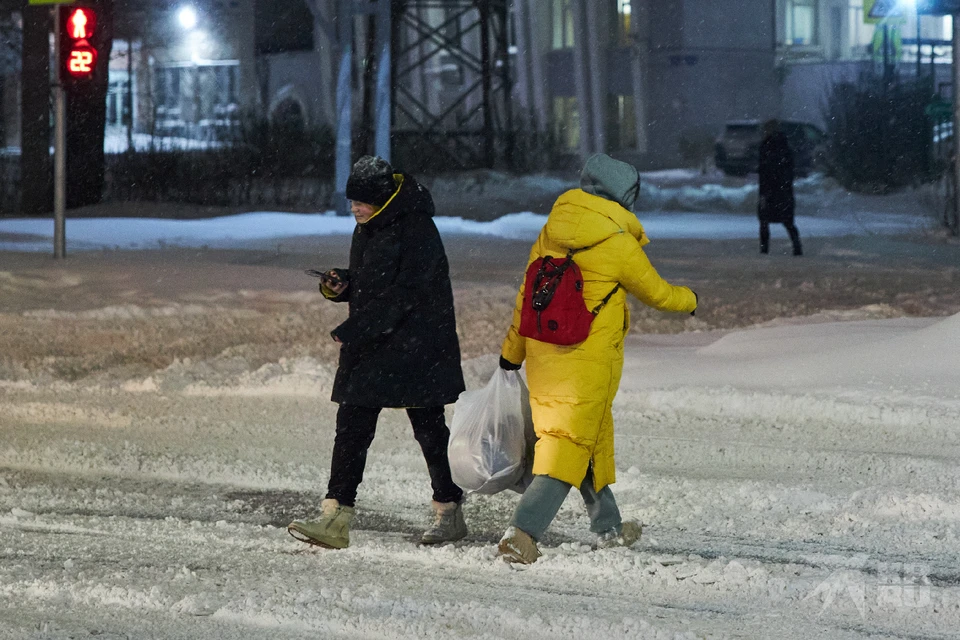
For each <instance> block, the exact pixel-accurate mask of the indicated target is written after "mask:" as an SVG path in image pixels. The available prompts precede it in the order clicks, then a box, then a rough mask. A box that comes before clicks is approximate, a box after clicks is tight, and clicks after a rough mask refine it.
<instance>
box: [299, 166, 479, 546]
mask: <svg viewBox="0 0 960 640" xmlns="http://www.w3.org/2000/svg"><path fill="white" fill-rule="evenodd" d="M346 195H347V198H349V199H350V200H351V209H352V211H353V215H354V218H355V219H356V221H357V226H356V229H355V230H354V232H353V241H352V244H351V245H350V266H349V269H333V270H331V271H328V272H326V273H325V274H324V275H323V277H321V281H320V290H321V292H322V293H323V295H324V296H325V297H326V298H328V299H330V300H333V301H334V302H347V303H348V304H349V308H350V315H349V317H348V318H347V320H346V321H345V322H343V324H341V325H340V326H338V327H337V328H336V329H334V330H333V331H332V332H331V336H332V337H333V339H334V340H335V341H337V342H338V343H340V345H341V347H340V363H339V366H338V368H337V375H336V379H335V380H334V385H333V398H332V399H333V401H334V402H337V403H339V405H340V408H339V410H338V411H337V430H336V438H335V440H334V444H333V461H332V463H331V468H330V481H329V484H328V487H327V495H326V499H325V500H323V502H322V503H321V505H320V509H321V512H322V513H321V515H320V517H319V518H318V519H317V520H309V521H295V522H291V523H290V525H289V526H288V527H287V528H288V531H289V532H290V534H291V535H292V536H293V537H295V538H297V539H298V540H301V541H303V542H308V543H311V544H315V545H319V546H321V547H327V548H332V549H342V548H344V547H347V546H348V545H349V544H350V538H349V532H350V525H351V523H352V521H353V516H354V501H355V499H356V496H357V488H358V487H359V486H360V482H361V480H362V479H363V471H364V467H365V465H366V460H367V451H368V449H369V448H370V445H371V443H372V442H373V437H374V433H375V431H376V426H377V418H378V416H379V414H380V411H381V409H383V408H386V407H394V408H403V409H406V412H407V415H408V417H409V418H410V422H411V424H412V425H413V434H414V437H415V438H416V439H417V442H418V443H419V444H420V447H421V449H422V451H423V456H424V458H425V459H426V462H427V469H428V471H429V473H430V481H431V485H432V487H433V503H432V504H433V509H434V512H435V519H434V522H433V525H432V526H431V527H430V528H429V529H427V531H426V532H424V534H423V536H422V537H421V540H420V541H421V543H422V544H439V543H442V542H452V541H455V540H459V539H461V538H463V537H464V536H466V534H467V527H466V523H465V522H464V518H463V511H462V507H461V501H462V498H463V491H462V490H461V489H460V487H458V486H457V485H456V484H454V482H453V479H452V477H451V474H450V463H449V461H448V460H447V441H448V440H449V438H450V431H449V429H448V428H447V425H446V421H445V417H444V405H445V404H450V403H453V402H455V401H456V400H457V396H459V395H460V393H461V392H462V391H463V390H464V389H465V387H464V382H463V372H462V370H461V368H460V343H459V340H458V338H457V328H456V320H455V317H454V307H453V288H452V286H451V284H450V275H449V265H448V262H447V256H446V253H445V252H444V248H443V243H442V242H441V240H440V234H439V233H438V232H437V227H436V225H435V224H434V222H433V214H434V206H433V199H432V198H431V196H430V193H429V192H428V191H427V190H426V188H424V187H423V186H422V185H421V184H419V183H418V182H417V181H416V180H415V179H414V178H413V177H412V176H410V175H407V174H404V173H396V172H394V169H393V167H391V166H390V164H389V163H387V162H386V161H384V160H382V159H381V158H378V157H372V156H364V157H362V158H360V160H358V161H357V163H356V164H355V165H354V166H353V170H352V172H351V174H350V178H349V180H348V181H347V190H346Z"/></svg>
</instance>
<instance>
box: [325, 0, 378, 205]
mask: <svg viewBox="0 0 960 640" xmlns="http://www.w3.org/2000/svg"><path fill="white" fill-rule="evenodd" d="M390 2H391V0H376V2H364V3H362V4H361V3H358V2H357V1H356V0H339V2H338V3H337V38H338V42H337V45H338V49H339V52H340V60H339V69H338V73H337V144H336V163H335V166H336V175H335V178H334V194H333V197H334V208H335V209H336V212H337V214H338V215H346V214H347V213H348V208H349V207H348V206H347V179H348V178H349V177H350V169H351V167H352V160H353V158H352V155H353V140H352V136H353V86H352V83H351V77H352V72H353V19H354V17H355V16H357V15H364V14H370V13H372V14H374V15H375V16H376V36H377V37H376V50H377V77H376V100H375V104H374V110H375V112H376V114H375V116H374V120H375V123H376V131H375V132H374V148H375V150H376V151H375V152H376V154H377V155H378V156H380V157H381V158H383V159H384V160H386V161H387V162H389V161H390V125H391V123H390V117H391V114H392V113H393V106H392V102H393V101H392V99H391V73H390V65H391V57H390V47H391V45H390V43H391V35H392V34H391V32H392V28H391V26H392V18H391V15H392V14H391V11H390Z"/></svg>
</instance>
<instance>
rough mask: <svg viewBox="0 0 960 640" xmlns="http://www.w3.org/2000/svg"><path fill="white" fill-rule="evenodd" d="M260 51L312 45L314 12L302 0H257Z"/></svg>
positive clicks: (308, 47) (275, 50)
mask: <svg viewBox="0 0 960 640" xmlns="http://www.w3.org/2000/svg"><path fill="white" fill-rule="evenodd" d="M256 11H257V15H256V19H257V52H258V53H279V52H282V51H303V50H310V49H312V48H313V15H312V14H311V13H310V9H308V8H307V5H306V3H304V2H303V0H257V8H256Z"/></svg>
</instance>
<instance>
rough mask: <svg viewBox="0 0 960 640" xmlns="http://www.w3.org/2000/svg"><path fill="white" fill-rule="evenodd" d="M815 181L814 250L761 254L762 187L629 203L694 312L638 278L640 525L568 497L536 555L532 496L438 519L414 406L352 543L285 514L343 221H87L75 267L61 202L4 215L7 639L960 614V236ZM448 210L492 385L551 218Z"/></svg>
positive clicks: (0, 429) (318, 408) (634, 412)
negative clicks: (514, 557)
mask: <svg viewBox="0 0 960 640" xmlns="http://www.w3.org/2000/svg"><path fill="white" fill-rule="evenodd" d="M743 191H744V194H739V195H738V194H733V195H736V196H737V197H740V198H741V199H742V198H745V197H747V196H748V195H749V194H748V193H746V191H747V190H746V189H744V190H743ZM661 195H662V194H661ZM681 195H683V194H681V193H679V192H678V193H677V194H673V195H671V198H674V196H676V198H674V199H678V198H680V196H681ZM729 195H730V194H726V195H725V196H724V197H727V196H729ZM698 197H699V196H698ZM811 197H812V198H819V201H818V202H819V204H818V205H817V206H811V207H810V208H809V213H810V219H809V220H805V219H802V220H801V223H800V224H801V231H802V232H803V233H804V238H805V250H806V251H805V255H804V257H803V258H802V259H797V258H793V257H792V256H789V255H786V254H785V252H786V251H787V250H788V243H787V242H786V240H785V238H784V234H783V232H782V230H781V229H777V230H775V234H774V243H775V244H774V246H773V253H772V254H771V255H769V256H758V255H756V247H755V243H756V241H755V239H754V238H753V226H754V224H755V222H754V221H753V218H752V217H751V216H749V215H747V214H736V213H728V214H717V213H714V214H698V213H695V212H687V213H685V214H683V215H678V214H671V213H667V212H663V213H658V214H651V215H649V216H646V215H645V216H642V220H643V221H644V222H645V223H646V224H647V230H648V232H650V234H651V236H652V238H653V242H652V243H651V245H650V246H649V247H648V249H649V253H650V255H651V258H652V260H653V261H654V264H656V265H657V268H658V269H659V271H660V273H661V274H663V275H664V276H665V277H667V278H668V279H670V280H672V281H676V282H679V283H683V284H689V285H691V286H693V287H694V288H695V289H696V290H697V291H698V293H699V294H700V300H701V303H702V307H703V308H702V310H698V313H697V316H696V317H695V318H692V317H690V316H686V315H684V316H683V317H672V316H666V315H664V314H659V313H655V312H652V311H649V310H645V309H643V308H641V306H640V305H639V304H635V305H634V306H633V314H632V321H633V330H634V333H633V334H632V335H631V336H630V337H628V339H627V342H626V353H627V358H626V366H625V370H624V376H623V382H622V386H621V392H620V394H619V396H618V398H617V401H616V403H615V405H614V414H615V421H616V425H617V468H618V481H617V483H616V485H615V486H614V489H615V491H616V494H617V497H618V501H619V503H620V505H621V508H622V511H623V512H624V514H625V516H626V517H629V518H636V519H639V520H642V521H643V522H644V524H645V532H644V535H643V537H642V539H641V541H640V543H639V544H638V545H637V546H636V547H635V548H633V549H629V550H627V549H614V550H605V551H601V552H595V551H592V550H590V546H589V545H590V542H591V535H590V533H589V531H588V529H587V521H586V517H585V516H584V514H583V508H582V505H581V504H580V500H579V496H577V495H571V497H570V498H569V499H568V501H567V502H566V503H565V505H564V507H563V509H562V510H561V512H560V515H559V516H558V518H557V520H556V522H555V523H554V525H553V526H552V527H551V530H550V531H549V532H548V534H547V536H546V537H545V539H544V540H543V544H542V548H543V551H544V556H543V557H542V558H541V559H540V560H539V561H538V562H537V563H536V564H535V565H533V566H531V567H529V568H525V569H518V568H515V567H511V566H508V565H505V564H504V563H502V562H500V561H498V560H497V559H496V557H495V546H496V542H497V540H498V539H499V537H500V535H501V533H502V531H503V529H504V527H505V526H506V523H507V521H508V519H509V517H510V514H511V512H512V509H513V506H514V505H515V503H516V500H517V497H516V496H515V495H514V494H501V495H496V496H475V497H472V498H471V499H470V501H469V502H468V503H467V505H466V513H467V521H468V524H469V526H470V529H471V534H470V536H469V537H468V538H467V539H466V540H465V541H464V542H463V543H460V544H457V545H451V546H445V547H441V548H422V547H419V546H417V544H416V543H415V541H416V539H417V536H418V534H419V532H420V531H422V529H423V528H424V526H425V525H426V523H427V521H428V517H429V507H428V499H429V484H428V478H427V474H426V471H425V468H424V463H423V460H422V456H421V454H420V452H419V449H418V447H417V445H416V443H415V441H414V439H413V437H412V434H411V433H410V427H409V424H408V423H407V422H406V419H405V417H404V415H403V414H402V413H401V412H398V411H387V412H385V413H384V414H383V417H382V419H381V424H380V426H379V430H378V436H377V439H376V440H375V442H374V445H373V449H372V451H371V455H370V457H369V462H368V466H367V473H366V475H365V480H364V483H363V485H362V487H361V491H360V495H359V498H358V517H357V521H356V532H355V534H354V536H353V544H352V546H351V547H350V548H349V549H347V550H344V551H340V552H329V551H323V550H319V549H315V548H310V547H306V546H305V545H302V544H301V543H298V542H296V541H294V540H293V539H292V538H290V537H289V536H288V535H287V533H286V531H285V525H286V523H287V522H289V521H290V520H292V519H294V518H300V517H304V516H309V515H313V514H314V513H315V512H316V509H317V507H318V505H319V502H320V500H321V498H322V496H323V491H324V488H325V484H326V480H327V473H328V463H329V455H330V449H331V446H332V439H333V424H334V415H335V410H336V406H335V405H333V404H332V403H331V402H329V400H328V398H329V395H330V387H331V384H332V380H333V373H334V370H335V362H336V357H337V351H336V345H335V344H334V343H333V342H331V341H329V340H327V339H326V336H327V334H328V332H329V330H330V329H331V328H332V327H334V326H336V324H337V323H339V322H340V321H342V319H343V318H344V315H345V310H344V309H342V308H341V307H339V306H335V305H331V304H329V303H326V302H324V301H323V300H321V299H320V298H319V295H318V294H317V293H316V289H315V281H314V280H312V279H310V278H306V276H304V275H303V273H302V271H303V269H304V268H306V267H322V268H329V267H331V266H337V265H342V264H345V261H346V255H347V242H346V237H345V235H344V234H346V233H347V232H348V231H349V229H348V228H347V227H349V226H350V225H349V224H347V227H344V228H343V229H339V227H337V225H341V226H342V225H344V224H346V223H345V221H344V220H343V219H336V218H331V217H324V216H310V217H308V218H309V219H308V218H305V217H296V216H283V217H280V218H273V217H267V218H263V217H257V216H256V215H254V216H247V217H242V216H241V217H237V218H230V219H222V220H220V221H204V222H203V223H202V224H196V225H192V224H190V223H189V222H174V221H166V222H164V224H162V225H156V224H155V223H154V222H151V221H137V220H132V219H131V220H128V221H124V222H122V223H121V222H119V221H116V220H90V221H87V224H86V226H85V225H84V224H83V223H84V222H85V221H83V220H71V221H70V222H69V223H68V240H69V242H72V243H73V244H70V245H69V247H72V248H71V249H70V250H69V251H68V259H67V260H66V261H60V262H55V261H52V260H51V259H49V258H48V257H46V256H45V255H44V253H45V252H47V251H49V234H48V233H47V231H48V230H47V227H49V226H50V224H49V221H10V220H4V221H0V243H9V244H5V245H3V246H5V247H6V248H7V249H10V248H15V249H17V250H19V251H23V252H24V253H11V252H9V251H4V250H3V246H0V639H2V640H67V639H76V638H100V639H108V640H120V639H129V638H137V639H141V638H150V639H151V640H153V639H156V640H168V639H184V640H186V639H198V638H200V639H207V638H210V639H214V638H216V639H219V638H226V639H231V638H235V639H238V640H239V639H244V640H246V639H249V638H254V639H258V638H269V639H270V640H283V639H286V638H291V639H292V638H304V639H306V638H337V639H354V638H383V639H395V638H471V639H490V640H493V639H513V638H518V639H520V638H522V639H524V640H527V639H531V640H539V639H543V640H547V639H550V640H555V639H565V638H570V639H573V638H584V637H588V638H664V639H667V638H669V639H677V638H727V637H729V638H762V639H767V638H776V639H778V640H781V639H782V640H792V639H803V640H808V639H809V638H841V639H846V638H850V639H854V638H856V639H858V640H859V639H862V638H871V637H876V638H911V639H914V638H916V639H921V638H923V639H926V638H951V637H960V636H958V634H957V629H960V568H958V567H960V544H958V541H960V428H958V427H960V367H958V364H957V363H958V362H960V315H956V314H957V312H958V311H960V293H958V288H957V286H956V285H957V283H958V282H960V268H958V265H960V246H958V245H957V244H956V243H955V242H954V241H952V240H949V239H946V238H943V237H938V236H936V235H934V234H929V233H928V234H926V235H921V234H914V233H913V231H915V230H916V229H917V228H918V227H922V226H923V224H924V217H923V216H919V215H910V214H909V212H898V211H897V210H896V209H897V202H898V201H895V199H894V200H884V201H882V202H881V201H879V200H878V201H874V200H869V201H868V200H867V199H863V198H861V199H859V200H856V202H853V201H852V200H851V199H850V198H848V197H847V195H846V194H839V193H832V194H820V193H815V194H813V195H812V196H811ZM851 202H853V204H854V205H856V206H848V205H850V204H851ZM877 208H879V209H881V210H880V211H878V210H877ZM881 214H882V215H881ZM700 216H705V217H700ZM891 216H892V217H891ZM661 222H662V223H663V224H662V225H661ZM443 224H446V225H449V227H448V228H447V229H446V231H445V235H444V241H445V244H446V246H447V252H448V254H449V256H450V263H451V273H452V276H453V279H454V288H455V297H456V304H457V318H458V332H459V333H460V337H461V347H462V351H463V355H464V358H465V361H464V369H465V373H466V376H467V379H468V385H469V386H471V387H477V386H479V385H482V384H484V383H485V382H486V380H487V379H488V378H489V376H490V374H491V373H492V371H493V370H494V368H495V367H496V361H497V354H498V349H499V342H500V340H501V339H502V335H503V332H504V330H505V326H506V322H508V318H509V314H510V310H511V308H512V304H513V299H514V296H515V292H516V286H517V282H518V281H519V278H520V276H521V275H522V270H523V265H524V264H525V262H524V261H525V259H526V256H527V253H528V250H529V244H528V242H527V239H528V238H529V237H532V235H531V234H535V233H536V230H537V229H538V228H539V225H540V224H542V218H540V217H537V216H534V215H533V214H522V215H519V216H516V217H510V218H507V219H505V220H504V219H501V220H500V221H499V222H497V221H494V222H490V223H473V222H469V221H462V220H456V219H447V220H446V221H445V222H444V223H443ZM741 224H742V225H743V227H742V229H743V230H742V231H738V229H740V227H739V226H738V225H741ZM18 225H21V226H18ZM31 225H32V226H31ZM305 225H307V226H305ZM309 225H320V226H319V227H316V228H315V227H311V226H309ZM658 225H661V226H658ZM670 225H675V226H674V227H671V226H670ZM817 225H820V226H819V227H818V226H817ZM338 229H339V230H338ZM671 229H674V231H671ZM817 229H821V230H822V231H823V235H818V233H817ZM911 230H912V231H911ZM51 231H52V229H51ZM908 231H909V233H907V232H908ZM84 234H86V235H84ZM295 236H298V237H295ZM278 238H282V240H280V241H279V242H278V240H277V239H278ZM666 238H685V239H683V240H681V239H674V240H669V239H666ZM723 238H728V239H727V240H723ZM731 238H732V239H731ZM518 239H519V240H518ZM84 242H88V243H89V244H88V245H86V247H85V248H88V249H91V251H89V252H79V251H75V249H77V248H80V247H82V246H83V244H82V243H84ZM133 242H136V243H137V244H138V246H140V247H141V248H150V249H151V250H150V251H122V250H117V249H116V247H118V246H129V245H130V244H131V243H133ZM175 244H183V245H184V246H188V247H197V248H195V249H185V248H184V249H174V248H172V247H173V245H175ZM281 245H282V246H281ZM98 246H106V247H110V249H108V250H93V249H96V247H98ZM214 246H223V247H230V249H229V250H216V249H213V248H212V247H214ZM450 409H451V411H452V407H451V408H450Z"/></svg>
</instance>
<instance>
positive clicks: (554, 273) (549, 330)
mask: <svg viewBox="0 0 960 640" xmlns="http://www.w3.org/2000/svg"><path fill="white" fill-rule="evenodd" d="M576 251H578V250H576V249H571V250H570V252H569V253H568V254H567V257H566V258H554V257H553V256H544V257H543V258H537V259H536V260H534V261H533V262H531V263H530V266H529V267H527V274H526V278H525V280H524V290H523V307H522V308H521V309H520V335H521V336H523V337H524V338H533V339H534V340H539V341H541V342H549V343H550V344H559V345H572V344H577V343H580V342H583V341H584V340H586V339H587V336H589V335H590V325H591V324H592V323H593V319H594V318H595V317H596V316H597V314H598V313H600V310H601V309H602V308H603V307H604V305H606V304H607V302H609V301H610V298H611V297H612V296H613V294H614V293H616V292H617V289H619V288H620V285H619V283H618V284H617V286H615V287H614V288H613V291H611V292H610V293H608V294H607V296H606V297H605V298H604V299H603V300H602V301H601V302H600V304H598V305H597V306H596V307H595V308H594V309H593V310H592V311H591V310H590V309H588V308H587V303H586V302H585V301H584V299H583V275H582V274H581V273H580V267H578V266H577V263H576V262H574V261H573V254H574V253H576Z"/></svg>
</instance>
